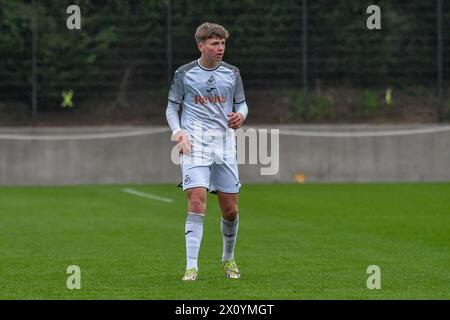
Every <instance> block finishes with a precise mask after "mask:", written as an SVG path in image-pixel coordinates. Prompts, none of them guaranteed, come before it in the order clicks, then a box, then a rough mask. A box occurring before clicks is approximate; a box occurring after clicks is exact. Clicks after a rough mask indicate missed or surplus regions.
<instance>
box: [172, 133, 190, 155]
mask: <svg viewBox="0 0 450 320" xmlns="http://www.w3.org/2000/svg"><path fill="white" fill-rule="evenodd" d="M175 141H177V147H178V151H179V152H180V154H182V155H189V154H190V153H191V141H190V140H189V136H188V135H187V134H186V133H185V132H183V131H179V132H177V133H176V134H175Z"/></svg>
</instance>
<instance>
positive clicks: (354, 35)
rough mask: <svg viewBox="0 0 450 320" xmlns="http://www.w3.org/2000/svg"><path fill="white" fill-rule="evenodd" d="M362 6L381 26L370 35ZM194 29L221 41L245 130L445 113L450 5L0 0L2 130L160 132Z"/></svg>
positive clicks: (438, 1) (448, 106)
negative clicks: (236, 80)
mask: <svg viewBox="0 0 450 320" xmlns="http://www.w3.org/2000/svg"><path fill="white" fill-rule="evenodd" d="M73 4H75V5H78V7H79V8H80V10H81V29H79V30H77V29H75V30H69V29H68V27H67V25H66V22H67V19H68V18H69V17H71V13H68V12H67V8H68V7H69V6H70V5H73ZM371 5H377V6H378V7H379V8H380V22H381V25H380V27H381V29H375V30H370V29H369V28H368V27H367V20H368V19H369V18H370V17H373V13H372V12H369V13H368V12H367V9H368V7H369V6H371ZM204 21H214V22H217V23H220V24H222V25H224V26H225V27H226V28H227V29H228V30H229V31H230V33H231V36H230V38H229V41H228V42H227V49H226V54H225V60H226V61H227V62H229V63H231V64H234V65H236V66H238V67H239V68H240V70H241V74H242V76H243V79H244V85H245V88H246V93H247V100H248V102H249V107H250V111H251V117H250V118H249V120H248V121H249V122H250V123H252V122H255V123H256V122H279V123H291V122H292V123H316V122H330V123H335V122H436V121H446V120H448V119H449V118H450V101H449V100H448V92H449V88H450V83H449V78H450V59H449V57H450V45H449V44H450V34H449V33H448V32H446V31H445V30H449V27H450V3H449V2H448V1H442V0H433V1H427V2H424V1H418V0H411V1H407V2H405V1H388V0H386V1H375V0H373V1H370V0H369V1H365V0H363V1H360V0H351V1H345V2H343V1H337V0H333V1H330V0H327V1H325V0H317V1H307V0H303V1H300V0H298V1H295V0H283V1H267V0H259V1H256V0H246V1H239V2H238V1H231V0H222V1H213V0H210V1H192V0H182V1H177V0H166V1H163V0H140V1H138V0H135V1H121V0H118V1H114V2H108V1H96V3H95V4H94V3H93V1H89V0H80V1H39V0H33V1H12V0H2V1H0V125H27V124H35V125H66V124H76V125H90V124H152V123H159V124H161V123H164V121H165V120H164V111H165V105H166V97H167V91H168V86H169V83H170V81H171V77H172V75H173V72H174V70H175V69H176V68H177V67H178V66H180V65H182V64H185V63H187V62H189V61H192V60H194V59H195V58H197V57H198V50H197V48H196V44H195V41H194V37H193V34H194V32H195V29H196V27H197V26H198V25H199V24H200V23H202V22H204Z"/></svg>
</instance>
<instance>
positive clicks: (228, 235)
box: [223, 233, 235, 238]
mask: <svg viewBox="0 0 450 320" xmlns="http://www.w3.org/2000/svg"><path fill="white" fill-rule="evenodd" d="M223 235H224V236H225V237H228V238H230V237H232V236H234V235H235V233H232V234H226V233H224V234H223Z"/></svg>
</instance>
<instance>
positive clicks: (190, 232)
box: [185, 230, 194, 235]
mask: <svg viewBox="0 0 450 320" xmlns="http://www.w3.org/2000/svg"><path fill="white" fill-rule="evenodd" d="M191 232H194V231H192V230H189V231H186V233H185V235H186V234H188V233H191Z"/></svg>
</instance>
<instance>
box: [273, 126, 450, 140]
mask: <svg viewBox="0 0 450 320" xmlns="http://www.w3.org/2000/svg"><path fill="white" fill-rule="evenodd" d="M445 131H450V126H443V127H430V128H420V129H404V130H383V131H381V130H380V131H365V132H364V131H363V132H357V131H352V132H330V131H301V130H299V131H297V130H292V129H291V130H289V129H287V130H286V129H281V130H280V135H287V136H301V137H325V138H342V137H351V138H361V137H389V136H408V135H414V134H427V133H438V132H445Z"/></svg>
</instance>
